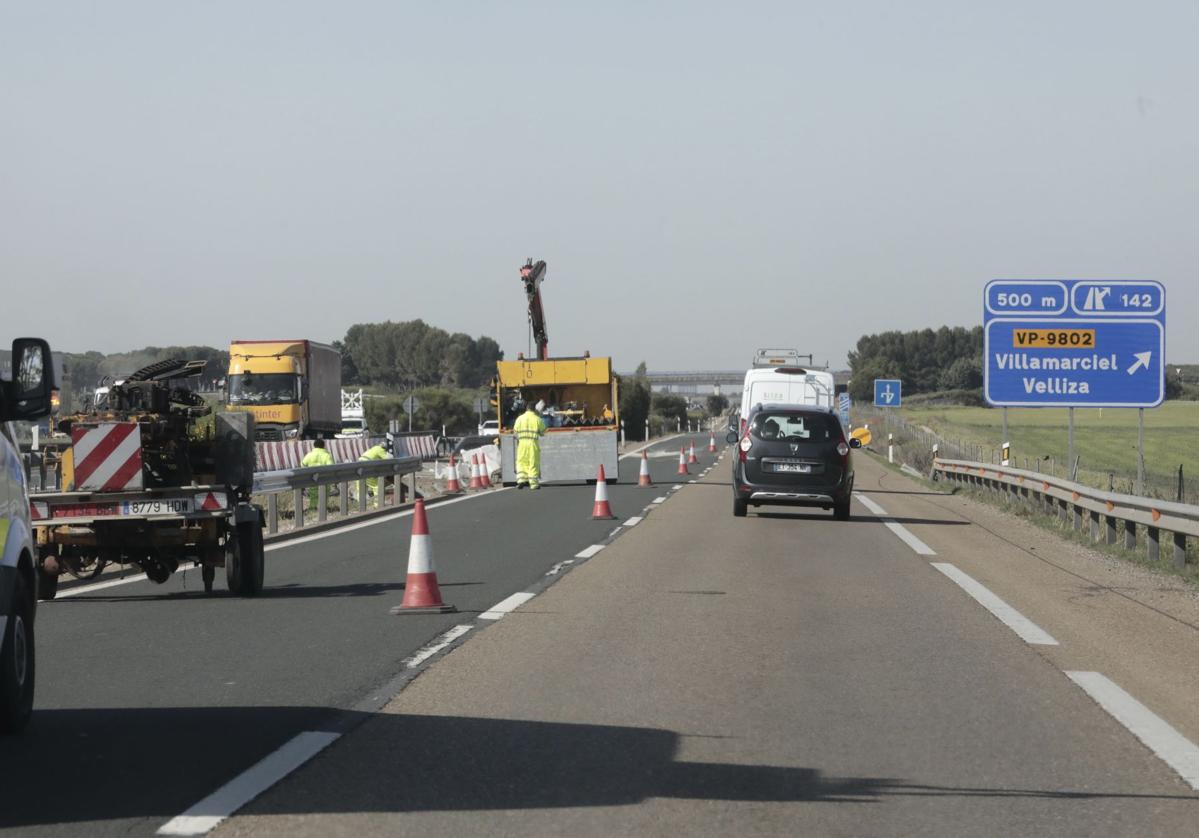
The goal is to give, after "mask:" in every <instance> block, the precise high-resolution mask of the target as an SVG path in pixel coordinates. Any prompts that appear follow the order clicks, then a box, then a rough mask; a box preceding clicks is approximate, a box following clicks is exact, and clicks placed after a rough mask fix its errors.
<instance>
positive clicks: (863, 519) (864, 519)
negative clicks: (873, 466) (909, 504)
mask: <svg viewBox="0 0 1199 838" xmlns="http://www.w3.org/2000/svg"><path fill="white" fill-rule="evenodd" d="M782 508H784V507H780V506H774V507H771V509H782ZM800 508H802V507H800ZM749 514H750V515H753V516H755V517H757V518H776V519H778V520H781V521H815V522H817V523H821V522H827V523H830V524H845V523H853V524H887V523H894V524H933V525H936V526H944V527H968V526H970V522H969V521H941V520H938V519H936V518H903V517H900V516H895V515H887V516H885V517H883V518H876V517H874V516H873V515H850V516H849V521H838V520H837V519H836V518H834V517H833V514H832V513H831V512H759V511H756V510H755V509H754V508H753V507H752V506H751V507H750V509H749Z"/></svg>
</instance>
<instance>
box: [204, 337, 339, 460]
mask: <svg viewBox="0 0 1199 838" xmlns="http://www.w3.org/2000/svg"><path fill="white" fill-rule="evenodd" d="M225 392H226V404H227V407H228V409H229V410H231V411H238V410H242V411H246V412H248V413H251V414H253V416H254V434H255V439H257V440H259V441H270V440H285V439H315V438H316V437H318V436H325V437H332V436H334V435H336V434H337V433H339V432H340V431H341V355H340V354H338V352H337V350H336V349H334V348H333V347H332V346H326V345H325V344H323V343H317V342H316V341H312V340H235V341H233V342H232V343H231V344H229V373H228V376H227V377H226V379H225Z"/></svg>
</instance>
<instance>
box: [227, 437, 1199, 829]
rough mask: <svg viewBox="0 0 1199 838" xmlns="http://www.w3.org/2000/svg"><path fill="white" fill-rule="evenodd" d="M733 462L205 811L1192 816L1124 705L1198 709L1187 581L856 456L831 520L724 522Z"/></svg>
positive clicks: (292, 817)
mask: <svg viewBox="0 0 1199 838" xmlns="http://www.w3.org/2000/svg"><path fill="white" fill-rule="evenodd" d="M726 468H727V464H725V463H722V464H720V466H718V467H717V468H716V469H715V470H713V471H712V473H711V474H710V475H708V477H707V478H706V480H705V481H703V482H701V483H699V484H697V485H687V486H685V487H684V488H683V489H682V490H680V491H679V492H677V493H676V494H675V495H674V496H673V497H672V498H671V499H670V501H669V502H668V503H666V504H663V505H662V506H661V508H660V509H658V510H657V511H655V512H654V513H653V514H652V515H650V516H649V517H648V518H647V519H646V520H645V521H643V522H642V523H640V524H638V525H637V526H636V527H635V528H634V529H633V530H632V531H630V532H629V533H628V534H627V535H625V536H623V537H621V538H619V539H617V540H616V541H615V542H614V543H613V544H612V545H611V546H609V547H607V548H606V549H605V550H604V551H603V552H602V553H600V554H599V555H598V556H597V557H596V559H594V560H592V561H590V562H588V563H587V564H585V565H583V566H582V567H580V568H578V569H577V570H575V571H574V572H572V573H571V574H570V575H569V576H567V577H566V578H565V579H564V580H563V581H562V582H560V583H559V584H557V585H555V586H553V587H551V588H549V589H548V590H546V591H544V592H542V593H540V594H539V595H537V596H536V597H535V598H533V599H531V600H530V601H528V602H527V603H525V604H524V605H523V606H522V607H521V608H519V609H517V610H515V611H513V612H512V613H510V614H508V615H507V616H505V617H504V618H503V619H502V620H500V621H498V622H496V623H495V624H494V625H493V626H491V627H489V628H487V629H486V630H485V631H481V632H478V633H477V634H475V635H474V636H472V637H470V639H468V640H466V641H465V642H463V643H462V644H461V645H460V646H459V647H457V648H456V649H454V650H453V651H451V652H449V653H448V654H446V655H445V656H444V657H443V658H442V659H440V660H439V661H436V662H435V663H434V664H433V665H432V666H431V667H430V668H429V670H428V671H427V672H426V673H425V674H424V675H422V676H421V677H420V678H419V679H417V680H416V681H414V682H413V683H412V684H411V685H409V687H408V688H407V689H406V690H404V691H403V692H402V693H400V694H399V696H398V697H397V698H396V699H395V700H394V701H392V702H391V703H390V704H389V705H388V706H387V707H386V708H385V710H384V712H382V713H380V714H378V715H377V716H375V717H373V718H372V719H371V720H370V721H368V722H366V723H365V724H363V725H361V726H360V727H358V728H357V729H356V730H355V731H354V732H352V733H350V734H348V735H346V736H345V737H343V738H341V739H340V740H338V741H336V742H334V743H333V744H332V745H330V746H329V747H328V748H327V749H326V750H324V751H323V752H322V753H320V754H319V755H318V756H316V757H315V758H314V759H312V760H311V761H310V762H308V763H307V764H306V765H305V766H304V767H302V768H300V769H299V770H298V771H296V772H295V773H294V774H292V775H291V776H290V777H289V778H288V779H286V780H284V781H283V782H282V783H280V784H279V785H277V786H275V787H274V788H273V789H272V790H270V791H268V792H267V793H266V794H264V795H263V796H262V797H260V798H259V799H258V800H256V801H255V802H253V803H251V804H250V805H249V806H248V807H246V808H245V809H243V810H242V812H241V814H239V815H238V816H236V817H234V818H232V819H231V820H229V821H227V822H226V823H225V824H223V825H222V826H221V827H219V829H218V831H217V833H216V834H217V835H219V836H222V838H230V836H264V835H301V836H308V835H310V836H318V835H319V836H329V835H346V836H349V835H361V834H389V835H401V834H403V835H429V836H464V835H514V836H515V835H519V836H525V835H571V836H590V835H594V836H608V835H662V836H674V835H738V836H742V835H780V836H792V835H838V836H841V835H844V836H858V835H895V836H908V835H938V836H975V835H977V836H997V835H1003V836H1010V835H1054V836H1059V835H1062V836H1071V835H1077V836H1091V835H1105V836H1113V835H1128V836H1146V835H1180V836H1183V835H1194V834H1195V829H1196V827H1195V825H1196V823H1199V795H1197V794H1196V792H1195V790H1194V787H1193V784H1194V783H1196V782H1199V774H1197V775H1195V776H1194V777H1192V781H1191V782H1188V781H1186V780H1184V779H1183V774H1182V773H1180V771H1181V772H1186V771H1187V766H1188V763H1187V756H1188V752H1187V751H1186V747H1185V743H1186V741H1187V740H1186V739H1185V737H1184V738H1183V739H1182V743H1180V742H1179V741H1173V743H1172V744H1173V746H1174V750H1173V751H1171V750H1170V748H1169V747H1166V748H1164V750H1163V753H1164V754H1165V757H1167V758H1168V759H1169V760H1172V761H1173V762H1174V765H1171V764H1169V762H1168V761H1167V759H1165V758H1163V756H1159V755H1158V754H1155V753H1154V752H1153V751H1152V750H1151V749H1150V748H1149V747H1147V746H1146V745H1145V744H1142V742H1141V741H1138V736H1137V735H1134V733H1133V732H1132V731H1131V730H1130V726H1131V727H1134V728H1136V729H1137V730H1138V731H1139V734H1140V735H1142V736H1143V737H1144V738H1145V739H1146V740H1147V741H1149V742H1152V743H1154V744H1155V745H1156V746H1158V747H1161V746H1162V743H1163V741H1165V742H1166V744H1167V745H1169V744H1171V743H1170V742H1169V741H1168V740H1169V736H1168V734H1169V733H1170V732H1171V731H1172V732H1173V734H1174V735H1175V736H1180V737H1181V736H1182V734H1183V733H1187V732H1189V731H1192V730H1193V729H1194V727H1195V724H1196V719H1195V711H1194V710H1193V709H1189V710H1188V709H1187V707H1186V705H1187V699H1188V695H1193V694H1194V693H1193V691H1192V692H1191V693H1189V694H1188V693H1183V694H1181V695H1176V696H1174V701H1173V703H1171V702H1170V701H1166V700H1164V699H1160V697H1161V696H1164V695H1166V694H1167V693H1170V692H1171V690H1172V689H1173V688H1172V687H1171V685H1172V684H1173V685H1176V686H1177V685H1179V684H1182V685H1185V684H1186V683H1187V681H1186V679H1187V678H1192V679H1193V678H1194V670H1195V663H1194V655H1193V649H1194V642H1195V639H1196V638H1195V632H1196V625H1199V623H1194V622H1192V623H1191V625H1190V626H1189V627H1188V626H1187V625H1185V623H1186V620H1184V619H1180V618H1179V617H1178V615H1170V614H1167V613H1166V611H1167V610H1168V609H1171V608H1180V609H1184V610H1185V609H1186V608H1187V607H1188V606H1187V605H1186V598H1187V597H1190V595H1189V594H1186V593H1185V592H1180V594H1181V597H1182V598H1181V599H1180V600H1178V601H1175V600H1173V599H1171V598H1170V597H1168V596H1167V597H1166V599H1170V601H1169V602H1168V603H1167V602H1164V601H1159V599H1154V597H1157V596H1158V594H1159V593H1160V592H1161V588H1162V586H1161V585H1160V584H1159V583H1156V582H1154V581H1153V580H1152V579H1149V580H1148V582H1147V584H1142V583H1145V582H1146V580H1145V579H1142V578H1140V577H1136V576H1135V575H1132V576H1129V575H1124V576H1121V574H1122V573H1124V571H1122V570H1120V569H1119V568H1112V567H1107V566H1103V565H1101V566H1098V567H1096V566H1094V565H1091V566H1087V565H1086V562H1087V561H1090V559H1088V558H1087V557H1086V556H1083V555H1081V551H1079V550H1078V548H1076V547H1072V546H1070V545H1066V544H1063V543H1061V542H1060V541H1058V540H1056V539H1055V538H1054V537H1052V536H1049V535H1046V534H1044V533H1037V532H1036V531H1033V530H1031V529H1030V528H1022V525H1020V524H1019V522H1015V521H1014V520H1011V519H1008V520H1007V521H1006V525H1005V523H1004V521H1003V519H1002V518H998V516H995V515H992V514H991V513H989V512H987V511H986V510H985V509H982V508H976V507H977V505H972V504H970V503H968V502H963V501H960V500H958V499H954V498H946V497H943V496H940V495H933V494H929V493H927V492H926V491H925V490H922V489H920V488H919V487H917V486H915V484H912V483H911V482H910V481H907V480H905V479H903V478H899V477H897V476H895V475H894V474H893V473H891V472H888V471H885V470H884V468H883V467H882V466H880V465H878V464H877V463H875V462H873V461H871V460H870V459H868V458H867V457H864V456H859V457H858V468H859V475H858V476H859V487H860V488H861V489H862V490H863V493H862V499H861V500H859V501H858V502H856V503H855V505H854V510H853V511H854V517H853V520H851V521H850V522H847V523H839V522H836V521H833V520H832V518H831V515H829V514H828V513H822V512H819V511H816V512H802V511H782V510H774V509H763V510H760V513H759V514H757V515H754V514H753V513H752V512H751V514H750V516H749V517H748V518H745V519H733V517H732V514H731V509H730V506H731V503H730V492H729V488H728V486H727V480H728V476H727V471H726ZM879 509H881V510H884V511H885V512H886V513H887V516H886V517H885V518H884V517H880V515H879V514H877V511H878V510H879ZM971 516H976V518H977V520H972V517H971ZM996 519H997V520H998V523H997V520H996ZM1038 553H1044V554H1045V556H1044V557H1042V556H1040V555H1039V554H1038ZM1021 557H1022V558H1021ZM1071 562H1078V563H1079V564H1078V567H1073V566H1071V564H1070V563H1071ZM1009 565H1010V567H1007V566H1009ZM1005 567H1007V569H1008V571H1010V572H1006V573H1005ZM963 568H965V569H963ZM968 571H973V572H975V573H977V574H978V575H979V576H983V575H984V571H986V575H987V576H988V580H987V581H988V583H989V584H990V585H991V586H992V587H985V586H984V588H985V589H984V588H980V587H979V586H978V585H979V583H978V580H977V579H975V578H974V577H973V576H971V575H970V573H969V572H968ZM1088 574H1089V575H1088ZM1113 574H1114V576H1113ZM971 580H973V582H974V583H975V584H972V583H971ZM967 588H969V589H970V591H972V592H973V593H971V592H970V591H968V590H967ZM1146 597H1148V599H1145V598H1146ZM1084 600H1089V601H1087V602H1086V604H1085V605H1083V604H1082V602H1083V601H1084ZM1190 600H1191V602H1192V606H1191V607H1192V609H1193V597H1190ZM984 602H985V603H987V604H988V605H989V606H990V610H989V609H988V608H987V607H984ZM1024 608H1026V609H1027V612H1028V613H1025V611H1024V610H1021V609H1024ZM1113 614H1122V616H1116V617H1113V616H1112V615H1113ZM1193 616H1194V615H1193V613H1192V614H1191V617H1193ZM1058 635H1060V637H1059V636H1058ZM1175 642H1179V645H1182V642H1185V643H1186V644H1189V645H1183V648H1182V650H1181V651H1180V652H1178V653H1175V652H1173V651H1171V652H1169V653H1167V658H1163V657H1162V656H1161V654H1160V653H1158V654H1157V655H1150V650H1151V649H1152V648H1155V647H1158V646H1161V645H1170V646H1173V645H1174V643H1175ZM1055 644H1056V645H1055ZM1147 656H1148V657H1153V658H1154V659H1155V660H1156V662H1157V663H1158V664H1167V665H1178V666H1181V667H1182V668H1183V669H1185V670H1186V671H1187V672H1186V674H1185V675H1183V676H1179V675H1177V674H1176V673H1160V672H1156V669H1155V667H1154V666H1153V665H1151V664H1145V663H1143V662H1142V663H1141V664H1131V665H1130V664H1127V663H1122V661H1124V660H1125V659H1126V658H1129V657H1131V658H1145V657H1147ZM1170 656H1175V657H1170ZM1188 656H1189V658H1190V662H1189V663H1185V662H1184V660H1185V658H1186V657H1188ZM1070 673H1072V674H1070ZM1137 673H1140V674H1139V675H1138V674H1137ZM1116 681H1119V682H1120V683H1121V684H1122V685H1123V687H1125V688H1127V690H1128V691H1127V692H1123V693H1122V692H1121V689H1120V687H1119V686H1117V687H1116V690H1115V691H1114V692H1113V691H1112V689H1111V688H1110V687H1109V686H1108V685H1114V684H1115V683H1116ZM1091 691H1093V694H1094V696H1095V697H1093V696H1092V692H1091ZM1133 693H1136V694H1137V695H1136V696H1135V697H1134V696H1133V695H1132V694H1133ZM1121 694H1122V695H1124V696H1126V697H1128V698H1129V699H1131V700H1132V704H1129V703H1128V702H1126V701H1124V699H1122V698H1120V696H1121ZM1137 698H1139V699H1140V700H1141V701H1142V702H1143V701H1149V703H1150V704H1152V705H1153V706H1155V707H1157V708H1158V710H1159V711H1162V712H1165V713H1166V714H1167V715H1168V716H1170V718H1169V722H1170V723H1172V726H1171V725H1167V728H1166V729H1163V728H1162V727H1160V726H1155V725H1154V723H1152V720H1151V718H1150V717H1149V716H1145V715H1143V714H1142V711H1144V712H1145V713H1148V712H1150V711H1149V710H1148V708H1147V707H1146V705H1144V704H1141V703H1140V702H1138V701H1137V700H1136V699H1137ZM1150 699H1152V700H1150ZM1159 699H1160V700H1159ZM1100 700H1101V701H1104V702H1107V703H1108V705H1109V706H1111V707H1113V708H1114V709H1115V712H1116V713H1117V715H1122V716H1123V719H1124V720H1123V722H1122V721H1118V720H1117V718H1116V717H1115V716H1114V715H1113V714H1112V712H1109V711H1108V710H1105V709H1104V708H1102V707H1101V706H1100V703H1098V701H1100ZM1134 705H1135V706H1134ZM1138 707H1140V708H1141V709H1140V710H1138V709H1137V708H1138ZM1163 708H1164V709H1163ZM1152 718H1158V719H1159V721H1162V724H1166V722H1165V721H1164V720H1162V719H1160V718H1159V717H1158V716H1152ZM1163 737H1165V738H1164V739H1163ZM1191 741H1194V740H1193V739H1192V740H1191ZM1191 755H1192V756H1193V754H1191ZM1192 767H1195V766H1192Z"/></svg>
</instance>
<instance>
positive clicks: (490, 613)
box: [479, 591, 537, 620]
mask: <svg viewBox="0 0 1199 838" xmlns="http://www.w3.org/2000/svg"><path fill="white" fill-rule="evenodd" d="M535 596H537V594H530V593H526V592H524V591H521V592H520V593H515V594H513V595H512V596H510V597H506V598H505V599H502V600H500V601H499V602H497V603H496V604H495V605H493V606H491V607H490V608H488V609H487V610H486V611H484V612H483V613H482V614H480V615H479V619H480V620H498V619H500V618H501V617H503V616H504V615H505V614H508V613H510V612H512V611H514V610H515V609H517V608H519V607H520V606H522V605H524V604H525V603H526V602H528V601H529V600H531V599H532V598H533V597H535Z"/></svg>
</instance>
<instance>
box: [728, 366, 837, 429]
mask: <svg viewBox="0 0 1199 838" xmlns="http://www.w3.org/2000/svg"><path fill="white" fill-rule="evenodd" d="M836 402H837V395H836V384H835V382H834V381H833V374H832V373H831V372H825V371H824V370H812V369H808V368H806V367H797V366H782V367H771V368H765V369H764V368H754V369H751V370H749V371H747V372H746V373H745V384H744V385H743V386H742V389H741V427H740V428H739V429H738V430H739V431H740V432H744V430H745V423H746V421H747V420H748V419H749V413H750V411H751V410H752V409H753V407H754V405H758V404H781V405H797V406H799V405H801V406H804V407H819V408H824V409H826V410H833V409H834V407H835V406H836Z"/></svg>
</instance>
